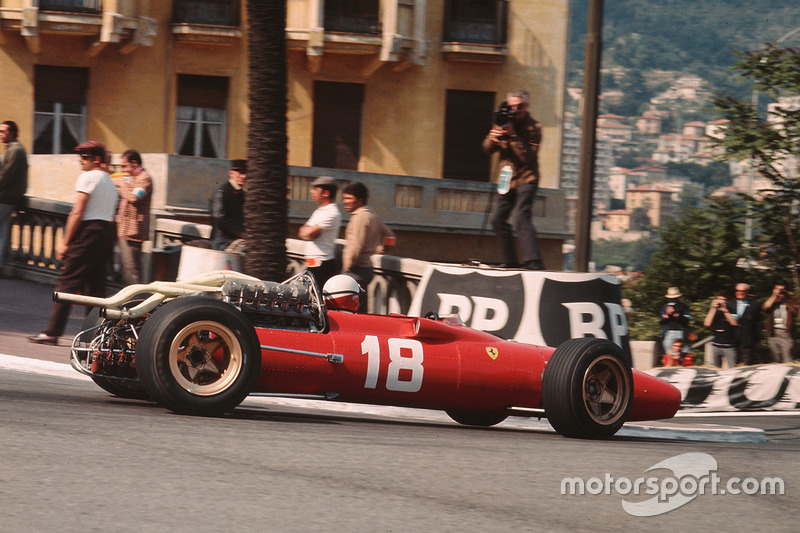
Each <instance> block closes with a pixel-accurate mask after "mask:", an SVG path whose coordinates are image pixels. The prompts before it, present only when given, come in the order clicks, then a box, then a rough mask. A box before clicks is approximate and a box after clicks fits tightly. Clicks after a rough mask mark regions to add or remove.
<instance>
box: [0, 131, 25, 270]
mask: <svg viewBox="0 0 800 533" xmlns="http://www.w3.org/2000/svg"><path fill="white" fill-rule="evenodd" d="M18 135H19V128H18V127H17V124H16V122H14V121H12V120H6V121H5V122H3V123H2V124H0V141H2V142H3V144H5V145H6V152H5V155H4V156H3V160H2V162H0V270H2V268H3V259H4V258H5V254H6V248H7V247H8V236H9V234H10V232H11V214H12V212H13V211H14V210H15V209H18V208H19V206H20V204H21V203H22V201H23V200H24V199H25V191H26V190H27V189H28V156H27V154H26V153H25V148H24V147H23V146H22V143H20V142H19V140H18V139H17V136H18Z"/></svg>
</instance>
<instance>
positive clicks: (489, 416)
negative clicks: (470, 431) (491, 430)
mask: <svg viewBox="0 0 800 533" xmlns="http://www.w3.org/2000/svg"><path fill="white" fill-rule="evenodd" d="M445 413H447V416H449V417H450V418H452V419H453V420H455V421H456V422H458V423H459V424H463V425H465V426H480V427H489V426H494V425H496V424H499V423H500V422H502V421H503V420H505V419H506V418H508V413H506V412H505V411H484V412H476V411H445Z"/></svg>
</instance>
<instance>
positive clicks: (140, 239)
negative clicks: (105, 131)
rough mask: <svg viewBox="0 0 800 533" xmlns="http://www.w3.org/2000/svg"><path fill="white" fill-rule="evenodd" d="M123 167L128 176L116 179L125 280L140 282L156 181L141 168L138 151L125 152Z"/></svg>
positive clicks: (120, 242) (119, 236)
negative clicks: (143, 250)
mask: <svg viewBox="0 0 800 533" xmlns="http://www.w3.org/2000/svg"><path fill="white" fill-rule="evenodd" d="M122 170H124V171H125V173H126V174H127V176H124V177H122V178H119V179H117V180H116V185H117V192H118V193H119V196H120V202H119V209H118V210H117V244H118V245H119V254H120V260H121V262H122V274H123V277H124V279H125V283H127V284H129V285H131V284H134V283H141V280H142V275H141V266H142V243H144V241H146V240H148V239H149V238H150V202H151V199H152V196H153V181H152V180H151V179H150V175H149V174H148V173H147V172H146V171H145V169H144V168H142V156H141V155H139V152H137V151H136V150H127V151H126V152H125V153H124V154H122Z"/></svg>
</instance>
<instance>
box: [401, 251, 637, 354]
mask: <svg viewBox="0 0 800 533" xmlns="http://www.w3.org/2000/svg"><path fill="white" fill-rule="evenodd" d="M429 312H435V313H437V314H438V315H439V316H444V315H458V316H459V317H460V318H461V320H462V321H463V322H464V324H466V325H467V326H469V327H471V328H474V329H478V330H481V331H486V332H488V333H493V334H495V335H497V336H499V337H503V338H505V339H514V340H516V341H519V342H525V343H529V344H538V345H540V346H558V345H559V344H561V343H562V342H564V341H566V340H568V339H571V338H576V337H597V338H601V339H609V340H611V341H613V342H614V343H616V344H617V345H619V346H620V347H622V348H623V350H625V352H626V353H628V354H629V355H630V353H631V352H630V345H629V342H628V340H629V339H628V323H627V321H626V320H625V313H624V310H623V308H622V305H621V303H620V281H619V280H618V279H617V278H616V277H614V276H608V275H603V274H584V273H576V272H544V271H542V272H540V271H531V270H503V269H492V268H480V267H462V266H453V265H440V264H433V265H430V266H429V267H428V269H427V270H426V272H425V274H424V275H423V277H422V280H421V281H420V284H419V287H417V291H416V293H415V294H414V299H413V301H412V302H411V307H410V309H409V315H411V316H424V315H425V314H427V313H429Z"/></svg>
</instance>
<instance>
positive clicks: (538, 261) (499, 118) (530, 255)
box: [482, 89, 545, 270]
mask: <svg viewBox="0 0 800 533" xmlns="http://www.w3.org/2000/svg"><path fill="white" fill-rule="evenodd" d="M529 108H530V95H529V94H528V92H527V91H524V90H522V89H517V90H514V91H510V92H509V93H508V94H507V95H506V99H505V101H504V102H503V103H502V104H501V105H500V108H499V109H498V110H497V111H495V113H494V126H492V129H491V130H490V131H489V134H488V135H487V136H486V138H485V139H484V140H483V145H482V147H483V150H484V151H485V152H486V153H487V154H493V153H495V152H498V153H499V154H500V156H499V157H500V161H499V164H498V165H497V168H498V169H499V171H498V176H497V178H496V179H495V181H496V182H497V198H496V203H495V209H494V214H493V217H492V225H493V228H494V232H495V235H497V238H498V239H499V240H500V248H501V249H502V252H503V261H504V263H503V265H502V266H506V267H517V266H520V265H519V263H518V262H517V253H516V250H515V247H514V234H513V232H512V229H511V225H510V224H509V223H508V219H509V217H510V216H511V213H512V212H515V215H514V228H515V229H516V231H517V236H518V238H519V249H520V255H521V256H522V266H524V267H525V268H527V269H529V270H544V269H545V267H544V263H543V262H542V253H541V251H540V249H539V241H538V239H537V236H536V228H534V226H533V221H532V220H531V219H532V208H533V201H534V199H535V198H536V192H537V190H538V189H539V159H538V152H539V144H540V143H541V142H542V125H541V124H540V123H539V122H537V121H536V120H535V119H534V118H533V117H531V115H530V113H529V112H528V109H529Z"/></svg>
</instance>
